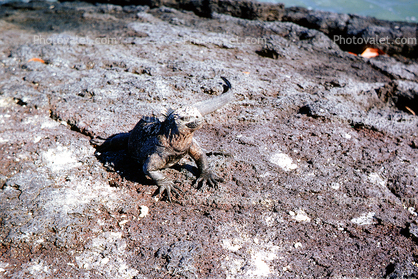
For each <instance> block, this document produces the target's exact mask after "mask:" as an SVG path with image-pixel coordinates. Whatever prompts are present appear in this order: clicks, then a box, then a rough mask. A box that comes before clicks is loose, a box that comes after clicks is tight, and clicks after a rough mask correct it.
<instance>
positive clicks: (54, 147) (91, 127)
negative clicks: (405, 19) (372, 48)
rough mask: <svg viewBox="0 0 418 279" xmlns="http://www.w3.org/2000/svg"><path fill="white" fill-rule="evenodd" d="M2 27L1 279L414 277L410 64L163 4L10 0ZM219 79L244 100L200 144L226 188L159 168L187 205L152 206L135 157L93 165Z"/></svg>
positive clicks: (185, 170)
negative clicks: (142, 122) (148, 120)
mask: <svg viewBox="0 0 418 279" xmlns="http://www.w3.org/2000/svg"><path fill="white" fill-rule="evenodd" d="M220 3H221V2H220ZM245 3H246V2H245ZM254 5H256V4H254ZM260 5H261V4H260ZM219 7H221V4H219ZM337 25H338V24H337ZM317 29H319V28H317ZM0 32H1V37H0V123H1V125H0V130H1V133H0V158H1V159H0V160H1V162H2V164H1V165H0V208H1V210H0V221H1V227H0V274H1V276H2V277H4V278H179V277H180V278H226V277H229V278H297V277H300V278H319V277H325V278H382V277H386V278H414V277H416V276H417V275H418V264H417V262H418V256H417V255H418V248H417V213H416V208H417V200H416V197H417V194H418V190H417V186H418V178H417V175H418V153H417V148H418V139H417V136H418V135H417V134H418V129H417V125H418V118H417V116H416V115H415V114H416V113H417V112H418V107H417V86H418V64H417V61H416V60H413V59H408V58H402V57H400V56H394V57H393V56H392V57H389V56H380V57H377V58H373V59H365V58H362V57H359V56H353V55H351V54H349V53H347V52H345V51H342V50H341V49H340V47H339V46H338V45H337V44H336V43H335V42H334V41H332V40H331V39H330V38H329V37H328V36H327V34H326V32H325V31H324V32H325V33H324V32H322V31H319V30H314V29H308V28H307V27H303V26H301V25H297V24H295V23H292V22H279V21H271V22H266V21H260V20H248V19H243V18H237V17H232V16H231V15H226V14H220V13H216V12H212V13H211V15H210V18H208V17H199V16H198V15H196V14H195V13H193V12H188V11H179V10H175V9H172V8H168V7H160V6H157V7H155V8H150V7H148V6H124V7H122V6H116V5H109V4H97V5H92V4H87V3H83V2H64V3H48V2H33V3H26V4H25V3H15V4H8V5H5V6H2V7H1V9H0ZM34 58H35V59H34ZM220 76H226V77H228V79H229V80H230V81H231V83H232V84H233V87H234V92H235V97H236V98H235V101H234V102H232V103H231V104H229V105H228V106H226V107H224V108H223V109H221V110H219V111H217V112H215V113H213V114H211V115H208V116H207V117H206V124H205V125H204V127H203V128H202V129H201V130H200V131H199V132H197V133H196V135H195V137H196V139H197V140H198V141H199V142H200V143H201V146H202V147H203V148H204V149H206V150H210V152H207V155H208V157H209V163H210V165H211V168H213V169H214V170H215V171H216V172H217V173H218V174H220V176H222V177H223V178H224V179H225V180H226V182H225V183H223V184H222V185H220V187H219V189H218V190H208V191H198V190H196V189H194V188H193V187H192V184H193V182H194V178H195V172H196V170H195V167H194V165H193V163H192V161H191V160H189V159H185V160H183V161H181V163H180V164H179V165H178V166H176V167H174V168H171V169H167V170H165V175H166V176H167V177H169V178H170V179H171V180H173V181H175V183H176V184H177V185H178V187H180V188H181V189H182V190H183V191H184V193H183V195H182V196H181V197H180V198H178V199H177V202H174V203H171V204H170V203H166V202H162V201H156V200H155V199H154V198H152V194H153V193H154V192H155V191H156V189H157V186H156V185H153V184H152V181H151V180H150V179H149V178H147V177H145V176H144V175H142V174H141V173H140V172H138V166H136V165H134V164H132V162H131V161H130V160H129V157H128V156H127V154H126V153H125V152H115V153H109V154H108V155H106V156H109V158H111V159H112V160H110V162H111V163H106V162H108V161H109V160H108V161H106V160H101V158H97V157H95V155H94V148H93V147H92V146H91V145H90V144H89V140H90V139H91V138H92V137H94V136H101V137H108V136H110V135H113V134H116V133H120V132H125V131H129V130H130V129H132V128H133V126H134V125H135V124H136V122H137V121H138V119H139V118H140V117H141V116H142V115H150V114H152V113H155V115H157V116H158V114H159V112H161V111H162V110H163V109H164V108H165V107H170V106H174V107H176V106H180V105H183V104H193V103H195V102H198V101H202V100H206V99H210V98H212V97H213V95H217V94H219V92H220V90H222V87H219V77H220ZM99 159H100V160H99Z"/></svg>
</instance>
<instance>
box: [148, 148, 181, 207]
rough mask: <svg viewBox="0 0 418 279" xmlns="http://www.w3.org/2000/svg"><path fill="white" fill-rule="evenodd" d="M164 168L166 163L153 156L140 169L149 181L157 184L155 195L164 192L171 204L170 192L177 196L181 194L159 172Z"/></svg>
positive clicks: (155, 155)
mask: <svg viewBox="0 0 418 279" xmlns="http://www.w3.org/2000/svg"><path fill="white" fill-rule="evenodd" d="M165 166H166V161H165V160H164V159H163V158H161V157H160V156H158V155H157V154H153V155H151V156H150V157H148V159H147V160H146V161H145V162H144V165H143V166H142V169H143V171H144V173H145V174H146V175H148V176H149V177H151V179H152V180H154V181H155V183H156V184H157V186H158V193H157V195H161V194H163V193H164V191H165V192H166V193H167V199H168V201H169V202H171V191H173V192H174V194H176V195H177V196H179V195H180V194H179V192H178V191H180V192H181V189H180V188H178V187H177V186H176V185H175V184H174V183H173V182H172V181H171V180H168V179H167V178H166V177H165V176H164V174H163V173H162V172H161V169H163V168H164V167H165ZM177 190H178V191H177Z"/></svg>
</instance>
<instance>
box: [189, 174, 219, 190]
mask: <svg viewBox="0 0 418 279" xmlns="http://www.w3.org/2000/svg"><path fill="white" fill-rule="evenodd" d="M219 182H224V180H223V178H221V177H219V176H217V175H216V174H215V173H213V172H212V171H203V172H202V173H201V174H200V176H199V178H198V179H196V181H195V183H194V186H195V187H196V188H198V189H200V190H204V189H206V188H207V186H208V185H209V186H210V187H213V188H217V186H218V183H219ZM199 184H201V185H200V187H199Z"/></svg>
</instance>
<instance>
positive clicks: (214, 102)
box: [194, 77, 234, 116]
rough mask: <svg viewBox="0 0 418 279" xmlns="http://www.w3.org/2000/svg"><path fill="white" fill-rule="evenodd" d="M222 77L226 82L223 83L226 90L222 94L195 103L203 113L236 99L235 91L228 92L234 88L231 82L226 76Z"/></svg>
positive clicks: (212, 110) (210, 111)
mask: <svg viewBox="0 0 418 279" xmlns="http://www.w3.org/2000/svg"><path fill="white" fill-rule="evenodd" d="M221 79H223V81H224V82H225V84H224V85H223V86H224V92H223V93H222V94H221V95H219V96H217V97H214V98H212V99H209V100H206V101H202V102H199V103H197V104H195V105H194V106H195V107H196V108H197V109H198V110H199V112H200V114H201V115H203V116H204V115H206V114H209V113H212V112H214V111H215V110H217V109H220V108H221V107H223V106H224V105H226V104H227V103H229V102H231V101H232V100H233V99H234V93H232V92H231V91H230V92H228V91H229V90H230V89H231V88H232V86H231V83H230V82H229V81H228V80H227V79H226V78H224V77H221Z"/></svg>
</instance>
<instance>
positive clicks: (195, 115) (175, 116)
mask: <svg viewBox="0 0 418 279" xmlns="http://www.w3.org/2000/svg"><path fill="white" fill-rule="evenodd" d="M167 119H170V120H171V121H174V123H175V125H176V127H177V130H178V131H179V132H180V133H182V134H186V133H191V132H194V131H196V130H197V129H200V128H201V127H202V126H203V121H204V120H203V116H202V115H201V114H200V112H199V110H198V109H197V108H195V107H193V106H187V107H182V108H179V109H176V110H173V111H172V112H171V113H170V114H169V115H168V117H167Z"/></svg>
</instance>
